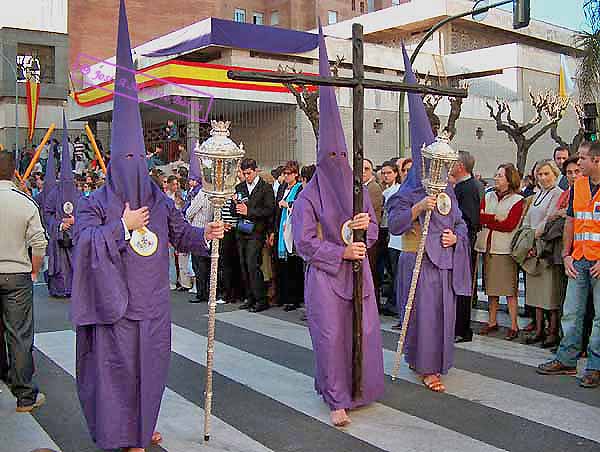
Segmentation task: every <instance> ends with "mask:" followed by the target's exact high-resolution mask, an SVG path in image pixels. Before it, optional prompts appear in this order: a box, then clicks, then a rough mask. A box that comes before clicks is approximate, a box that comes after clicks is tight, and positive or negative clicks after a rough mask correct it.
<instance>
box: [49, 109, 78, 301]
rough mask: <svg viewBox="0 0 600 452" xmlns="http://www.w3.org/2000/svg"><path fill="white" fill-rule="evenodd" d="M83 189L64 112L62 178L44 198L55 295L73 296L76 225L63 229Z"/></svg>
mask: <svg viewBox="0 0 600 452" xmlns="http://www.w3.org/2000/svg"><path fill="white" fill-rule="evenodd" d="M80 198H81V193H80V192H79V191H78V190H77V187H76V186H75V181H74V180H73V171H72V166H71V157H70V155H69V140H68V130H67V120H66V117H65V114H64V112H63V144H62V155H61V165H60V181H59V182H58V184H57V185H56V187H55V188H54V189H52V191H51V192H49V193H48V194H47V195H46V196H45V198H44V208H43V212H44V214H43V218H44V221H45V223H46V229H47V232H48V235H49V241H48V249H47V251H46V252H47V254H48V293H49V294H50V295H51V296H53V297H70V296H71V286H72V284H73V262H72V258H73V256H72V255H73V248H72V233H73V231H72V229H73V228H72V227H71V228H70V229H69V230H64V231H61V230H60V226H61V223H62V220H63V219H64V218H67V217H68V216H69V215H68V214H67V213H66V212H65V205H67V203H68V204H70V205H71V207H72V209H73V211H72V212H71V215H74V214H75V212H76V210H77V204H78V202H79V199H80Z"/></svg>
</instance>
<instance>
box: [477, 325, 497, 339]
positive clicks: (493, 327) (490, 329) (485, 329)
mask: <svg viewBox="0 0 600 452" xmlns="http://www.w3.org/2000/svg"><path fill="white" fill-rule="evenodd" d="M493 331H498V324H495V325H490V324H489V323H488V324H487V325H485V326H484V327H483V328H481V329H480V330H479V334H480V335H481V336H487V335H488V334H490V333H491V332H493Z"/></svg>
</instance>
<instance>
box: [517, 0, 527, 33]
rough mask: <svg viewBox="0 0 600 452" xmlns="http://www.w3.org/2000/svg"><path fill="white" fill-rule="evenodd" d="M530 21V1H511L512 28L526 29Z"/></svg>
mask: <svg viewBox="0 0 600 452" xmlns="http://www.w3.org/2000/svg"><path fill="white" fill-rule="evenodd" d="M530 19H531V7H530V0H513V28H514V29H515V30H517V29H519V28H524V27H528V26H529V20H530Z"/></svg>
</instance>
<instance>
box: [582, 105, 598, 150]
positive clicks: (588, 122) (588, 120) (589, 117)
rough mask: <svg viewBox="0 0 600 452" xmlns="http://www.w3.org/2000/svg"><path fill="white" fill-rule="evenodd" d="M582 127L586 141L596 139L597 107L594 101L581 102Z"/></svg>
mask: <svg viewBox="0 0 600 452" xmlns="http://www.w3.org/2000/svg"><path fill="white" fill-rule="evenodd" d="M583 127H584V129H585V132H584V137H585V139H586V141H591V142H594V141H598V107H597V106H596V104H595V103H588V104H583Z"/></svg>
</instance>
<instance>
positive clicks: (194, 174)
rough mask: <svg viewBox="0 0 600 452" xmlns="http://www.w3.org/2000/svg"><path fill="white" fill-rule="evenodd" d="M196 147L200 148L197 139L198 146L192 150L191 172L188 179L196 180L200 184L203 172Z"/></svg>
mask: <svg viewBox="0 0 600 452" xmlns="http://www.w3.org/2000/svg"><path fill="white" fill-rule="evenodd" d="M196 149H198V141H196V146H195V147H194V152H190V173H189V175H188V179H192V180H195V181H196V182H198V183H199V184H200V185H202V174H201V171H200V160H199V158H198V156H197V155H196V152H195V151H196Z"/></svg>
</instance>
